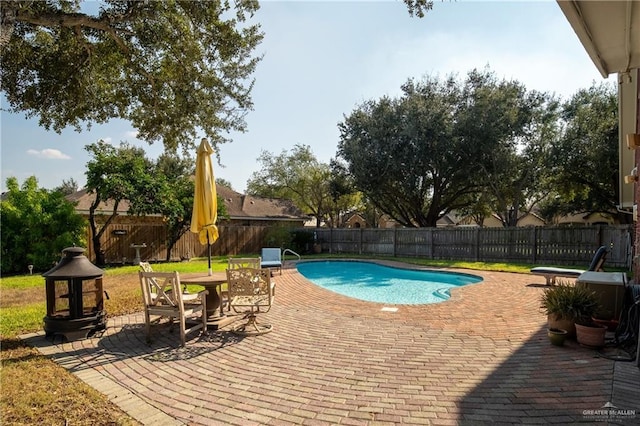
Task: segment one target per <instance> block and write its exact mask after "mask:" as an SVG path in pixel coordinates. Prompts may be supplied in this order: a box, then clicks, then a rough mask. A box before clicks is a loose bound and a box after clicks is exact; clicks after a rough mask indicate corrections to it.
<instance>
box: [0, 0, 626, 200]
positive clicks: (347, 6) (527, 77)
mask: <svg viewBox="0 0 640 426" xmlns="http://www.w3.org/2000/svg"><path fill="white" fill-rule="evenodd" d="M254 21H257V22H259V23H261V25H262V29H263V31H264V32H265V38H264V41H263V42H262V44H261V45H260V46H259V47H258V52H259V53H264V59H263V60H262V61H261V62H260V64H259V65H258V68H257V71H256V73H255V74H254V77H255V80H256V83H255V88H254V90H253V100H254V110H253V111H251V112H250V113H249V114H248V116H247V118H246V120H247V127H248V132H247V133H244V134H232V135H231V138H232V140H233V141H232V143H229V144H224V145H222V146H220V147H219V150H220V156H221V164H220V165H216V167H215V173H216V177H220V178H223V179H226V180H227V181H230V182H231V184H232V185H233V187H234V189H235V190H237V191H240V192H243V191H244V190H245V189H246V183H247V180H248V179H249V178H250V176H251V174H252V173H253V172H254V171H256V170H257V168H258V166H259V164H258V163H257V161H256V160H257V158H258V157H259V156H260V153H261V151H262V150H267V151H269V152H272V153H274V154H279V153H280V152H281V151H282V150H287V151H288V150H290V149H291V148H292V147H293V146H294V145H295V144H305V145H309V146H311V149H312V151H313V152H314V154H315V155H316V157H317V158H318V159H319V160H320V161H323V162H327V163H328V162H329V160H330V159H331V158H333V157H334V156H335V155H336V148H337V144H338V140H339V132H338V129H337V124H338V123H339V122H340V121H342V120H343V118H344V115H345V114H346V115H348V114H350V112H351V111H353V110H354V109H355V108H356V107H357V106H358V105H359V104H361V103H362V102H364V101H366V100H369V99H378V98H379V97H381V96H384V95H391V96H396V95H399V94H400V86H401V85H402V84H403V83H404V82H405V81H406V80H407V79H408V78H418V79H419V78H421V77H423V76H424V75H434V76H440V77H442V78H444V77H446V76H447V75H449V74H451V73H456V74H458V75H459V76H460V77H464V76H465V75H466V73H467V72H468V71H469V70H471V69H473V68H484V67H485V66H489V67H490V68H491V70H493V71H495V72H496V74H497V75H498V76H499V77H504V78H507V79H516V80H519V81H520V82H522V83H524V84H525V86H526V87H527V88H528V89H531V90H533V89H536V90H541V91H548V92H555V93H556V94H557V95H558V96H560V97H562V98H565V99H566V98H568V97H569V96H571V95H572V94H573V93H575V92H576V91H577V90H578V89H580V88H586V87H589V86H590V85H591V84H592V83H593V82H594V81H595V82H601V81H603V79H602V77H601V76H600V74H599V73H598V72H597V70H596V68H595V66H594V65H593V63H592V62H591V60H590V59H589V58H588V56H587V54H586V52H585V51H584V48H583V47H582V45H581V44H580V43H579V41H578V39H577V37H576V35H575V34H574V33H573V30H572V29H571V27H570V25H569V23H568V22H567V20H566V19H565V17H564V15H563V14H562V12H561V11H560V8H559V7H558V5H557V4H556V2H555V1H538V2H523V1H518V2H506V1H500V2H497V1H496V2H485V1H456V2H449V1H446V2H439V1H436V2H435V3H434V8H433V10H432V11H430V12H429V13H428V14H427V16H426V17H425V18H423V19H418V18H410V17H409V14H408V13H407V9H406V7H405V5H404V3H402V2H401V1H400V0H398V1H393V0H385V1H355V2H343V1H321V2H311V1H265V2H262V3H261V9H260V11H259V12H258V13H257V15H256V16H255V17H254ZM614 81H615V80H614ZM2 102H3V104H2V106H3V108H4V107H5V106H6V104H5V100H4V98H3V99H2ZM1 114H2V115H1V122H0V124H1V130H0V136H1V144H2V145H1V152H0V154H1V158H2V160H1V177H2V191H5V190H6V179H7V177H9V176H15V177H17V178H18V180H19V182H20V184H22V182H23V181H24V180H25V179H26V178H27V177H29V176H32V175H35V176H36V177H37V178H38V182H39V185H40V186H41V187H45V188H54V187H56V186H58V185H60V184H61V183H62V181H63V180H68V179H70V178H73V179H75V180H76V181H77V182H78V183H79V184H80V185H81V186H82V185H84V183H85V177H84V171H85V165H86V163H87V161H88V160H89V157H88V155H87V153H86V151H85V150H84V146H85V145H87V144H90V143H94V142H96V141H97V140H99V139H103V140H106V141H110V142H111V143H113V144H116V145H117V144H119V142H120V141H128V142H130V143H132V144H134V145H138V146H142V147H144V148H145V150H146V152H147V155H148V156H149V157H150V158H156V157H157V156H158V155H159V154H160V152H161V151H162V146H161V145H160V144H154V145H148V144H146V143H143V142H141V141H138V140H137V139H135V135H136V132H135V129H133V127H132V126H131V125H130V124H129V123H127V122H125V121H122V120H112V121H111V122H109V123H108V124H105V125H99V126H98V125H94V126H92V128H91V130H90V131H86V130H85V131H83V132H81V133H77V132H75V131H74V130H73V129H68V130H65V131H63V132H62V134H60V135H58V134H57V133H55V132H52V131H50V132H47V131H45V130H44V129H43V128H40V127H39V126H38V122H37V119H26V118H25V116H24V114H9V113H7V112H6V111H2V112H1ZM194 156H195V153H194Z"/></svg>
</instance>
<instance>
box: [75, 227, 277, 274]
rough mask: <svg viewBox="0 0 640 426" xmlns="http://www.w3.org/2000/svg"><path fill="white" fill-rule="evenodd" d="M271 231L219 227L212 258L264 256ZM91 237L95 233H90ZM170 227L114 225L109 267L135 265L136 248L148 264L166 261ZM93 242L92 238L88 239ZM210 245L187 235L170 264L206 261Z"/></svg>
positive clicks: (105, 243)
mask: <svg viewBox="0 0 640 426" xmlns="http://www.w3.org/2000/svg"><path fill="white" fill-rule="evenodd" d="M268 229H269V227H266V226H218V232H219V235H220V236H219V238H218V240H217V241H216V242H215V243H213V244H211V255H212V256H228V255H236V254H244V253H246V254H250V253H255V254H258V253H260V250H261V248H262V247H263V245H262V242H263V240H264V237H265V234H266V232H267V230H268ZM88 232H89V233H90V232H91V231H88ZM166 240H167V227H166V226H165V225H164V224H162V223H144V224H110V225H108V226H107V229H106V231H105V232H104V234H103V236H102V238H101V240H100V242H101V244H102V247H101V249H102V250H103V251H104V254H105V261H106V263H108V264H118V263H131V262H132V261H133V259H134V258H135V255H136V250H135V248H134V247H132V245H143V244H144V245H145V246H146V247H141V248H140V258H141V259H142V260H144V261H152V262H154V261H163V260H165V259H166V253H167V244H166ZM87 241H89V242H90V241H91V235H90V234H89V235H88V236H87ZM87 252H88V255H87V257H89V259H92V260H95V253H94V249H93V245H92V244H90V243H89V244H88V247H87ZM206 256H207V245H206V244H204V245H203V244H200V240H199V239H198V235H196V234H194V233H192V232H187V233H185V234H184V235H183V236H182V238H180V240H179V241H178V242H177V243H176V244H175V245H174V246H173V249H172V250H171V256H170V260H174V261H175V260H183V259H188V258H192V257H206Z"/></svg>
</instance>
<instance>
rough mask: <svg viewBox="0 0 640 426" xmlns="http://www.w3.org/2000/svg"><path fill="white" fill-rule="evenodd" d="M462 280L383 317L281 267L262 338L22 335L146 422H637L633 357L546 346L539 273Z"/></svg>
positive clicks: (128, 325)
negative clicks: (438, 296)
mask: <svg viewBox="0 0 640 426" xmlns="http://www.w3.org/2000/svg"><path fill="white" fill-rule="evenodd" d="M464 272H466V273H469V272H471V273H473V274H476V275H480V276H482V277H483V278H484V281H483V282H481V283H479V284H474V285H469V286H465V287H462V288H456V289H454V290H453V291H452V298H451V299H450V300H448V301H446V302H443V303H439V304H433V305H396V306H395V307H397V308H398V310H397V311H396V312H389V311H387V310H382V308H383V307H384V306H387V305H382V304H377V303H371V302H364V301H359V300H355V299H351V298H347V297H344V296H341V295H338V294H335V293H332V292H330V291H328V290H325V289H322V288H320V287H317V286H315V285H314V284H312V283H310V282H309V281H307V280H306V279H305V278H304V277H302V276H301V275H300V274H298V273H297V272H296V270H295V269H294V268H291V267H290V268H286V269H285V270H284V271H283V274H282V276H280V275H276V276H275V278H274V279H275V281H276V283H277V284H276V285H277V287H276V304H275V305H274V307H273V308H272V310H271V311H270V312H269V313H267V314H264V315H262V316H260V318H261V319H262V320H263V321H268V322H270V323H271V324H273V326H274V331H273V332H271V333H269V334H265V335H261V336H254V337H242V336H236V335H234V334H232V333H230V332H229V331H228V328H226V329H222V330H219V331H210V332H209V333H208V334H207V335H204V336H199V335H198V334H197V332H196V333H193V334H190V335H188V336H187V338H188V341H187V346H186V347H185V348H179V347H178V344H179V334H176V333H167V332H166V331H167V330H166V329H161V328H159V327H157V328H156V329H155V331H154V334H153V337H154V339H153V342H152V343H151V345H147V344H146V342H145V333H144V323H143V322H144V320H143V316H142V314H141V313H140V314H135V315H128V316H123V317H117V318H112V319H110V320H109V323H108V328H107V330H106V331H105V332H104V333H103V334H102V335H101V336H99V337H95V338H91V339H86V340H81V341H75V342H71V343H64V344H53V343H52V342H51V341H49V340H47V339H45V338H44V336H43V335H42V333H38V334H33V335H27V336H23V338H24V339H25V340H26V341H27V342H28V343H29V344H31V345H33V346H35V347H37V348H38V349H39V350H40V351H41V352H42V353H44V354H46V355H48V356H50V357H51V358H53V359H54V360H55V361H56V362H58V363H60V364H61V365H63V366H64V367H65V368H67V369H69V371H71V372H72V373H74V374H76V375H77V376H78V377H80V378H81V379H83V380H85V381H86V382H87V383H89V384H90V385H91V386H93V387H94V388H96V389H97V390H99V391H101V392H103V393H105V394H106V395H108V396H109V398H110V400H111V401H113V402H114V403H116V404H118V405H119V406H120V407H121V408H122V409H123V410H125V411H126V412H127V413H129V414H130V415H131V416H132V417H134V418H136V419H138V420H139V421H141V422H142V423H144V424H150V425H164V424H193V425H200V424H201V425H215V424H237V425H252V424H255V425H267V424H283V425H284V424H296V425H297V424H300V425H303V424H309V425H314V424H316V425H325V424H327V425H329V424H340V425H343V424H344V425H354V424H356V425H357V424H363V425H368V424H376V425H384V424H434V425H435V424H471V425H475V424H523V423H525V424H526V423H534V424H539V423H556V424H572V423H588V424H589V423H598V422H604V423H610V424H640V369H638V367H637V366H636V364H635V362H622V361H613V360H610V359H606V358H602V357H599V356H598V353H597V352H596V351H595V350H592V349H588V348H584V347H581V346H579V345H578V344H577V343H575V342H568V343H567V344H566V345H565V346H564V347H555V346H552V345H551V344H550V343H549V341H548V339H547V336H546V317H545V315H544V314H543V313H542V312H541V310H540V308H539V298H540V294H541V293H542V291H543V289H544V285H543V283H544V278H540V277H535V276H532V275H528V274H512V273H496V272H478V271H464ZM389 306H391V305H389ZM605 404H613V405H614V406H615V407H617V409H616V410H613V409H609V411H608V412H609V414H610V415H613V416H610V417H609V418H606V416H604V415H603V411H602V410H607V408H603V407H604V406H605ZM596 410H600V411H596Z"/></svg>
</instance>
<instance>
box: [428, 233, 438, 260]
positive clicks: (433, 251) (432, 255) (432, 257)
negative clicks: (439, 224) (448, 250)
mask: <svg viewBox="0 0 640 426" xmlns="http://www.w3.org/2000/svg"><path fill="white" fill-rule="evenodd" d="M427 229H428V230H429V237H430V238H429V239H430V240H431V259H435V258H436V256H435V247H436V245H435V242H434V240H435V236H434V233H433V229H434V228H427Z"/></svg>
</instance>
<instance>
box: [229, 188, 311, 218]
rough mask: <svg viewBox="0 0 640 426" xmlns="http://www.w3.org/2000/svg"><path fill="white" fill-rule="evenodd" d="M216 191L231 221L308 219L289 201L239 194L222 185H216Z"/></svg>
mask: <svg viewBox="0 0 640 426" xmlns="http://www.w3.org/2000/svg"><path fill="white" fill-rule="evenodd" d="M216 191H217V192H218V196H219V197H220V198H222V199H223V200H224V204H225V205H226V207H227V213H228V214H229V217H230V218H231V219H247V218H250V219H252V220H296V219H300V220H306V219H307V218H308V217H307V216H306V215H305V214H303V213H302V212H301V211H300V210H299V209H298V208H297V207H296V206H294V204H293V203H292V202H291V200H283V199H279V198H262V197H256V196H253V195H245V194H240V193H239V192H236V191H234V190H233V189H231V188H229V187H226V186H222V185H216Z"/></svg>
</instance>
